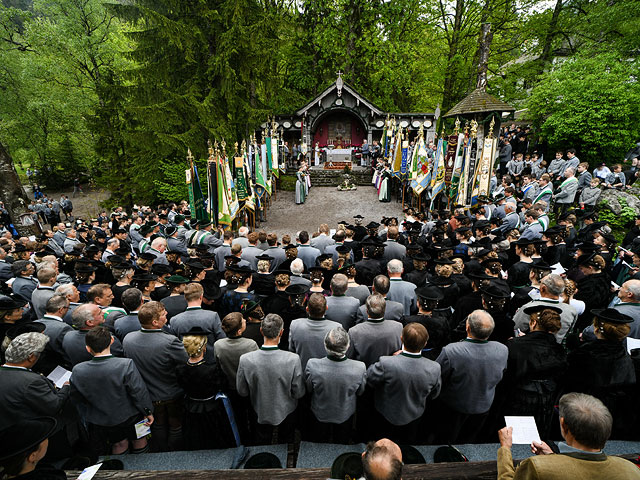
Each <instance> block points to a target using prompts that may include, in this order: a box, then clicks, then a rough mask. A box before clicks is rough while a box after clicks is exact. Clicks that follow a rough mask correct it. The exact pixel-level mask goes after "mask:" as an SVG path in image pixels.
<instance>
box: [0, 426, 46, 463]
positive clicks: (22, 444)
mask: <svg viewBox="0 0 640 480" xmlns="http://www.w3.org/2000/svg"><path fill="white" fill-rule="evenodd" d="M56 425H57V422H56V419H55V418H52V417H38V418H33V419H28V420H20V421H18V422H17V423H14V424H13V425H11V426H9V427H6V428H3V429H2V430H1V431H0V438H4V439H5V440H6V441H5V442H3V445H4V446H3V447H2V450H0V461H2V460H6V459H8V458H11V457H15V456H16V455H19V454H21V453H25V452H28V451H32V450H34V449H35V447H37V446H38V445H40V444H41V443H42V442H43V441H44V440H45V439H47V438H49V437H50V436H51V435H53V432H55V430H56Z"/></svg>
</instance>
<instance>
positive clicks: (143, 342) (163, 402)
mask: <svg viewBox="0 0 640 480" xmlns="http://www.w3.org/2000/svg"><path fill="white" fill-rule="evenodd" d="M138 320H139V321H140V325H141V327H142V328H141V329H140V330H139V331H137V332H131V333H130V334H128V335H127V336H126V337H125V339H124V343H123V346H124V351H125V356H126V357H127V358H131V359H132V360H133V361H134V363H135V364H136V367H138V371H139V372H140V375H142V379H143V380H144V383H145V384H146V385H147V388H148V389H149V395H150V397H151V401H152V402H153V410H154V416H155V421H154V422H153V424H152V425H151V433H152V440H151V441H152V445H153V449H154V450H155V451H166V450H167V449H169V448H170V449H171V450H180V448H181V446H182V398H183V396H184V391H183V390H182V388H181V387H180V385H179V384H178V380H177V375H176V368H177V367H178V365H183V364H184V363H186V361H187V359H188V356H187V353H186V352H185V350H184V348H183V346H182V342H180V340H178V338H177V337H175V336H174V335H171V334H168V333H166V332H165V331H164V330H163V328H162V327H164V326H165V324H166V323H167V312H166V310H165V309H164V306H162V304H161V303H160V302H149V303H146V304H144V305H143V306H142V307H141V308H140V310H139V311H138Z"/></svg>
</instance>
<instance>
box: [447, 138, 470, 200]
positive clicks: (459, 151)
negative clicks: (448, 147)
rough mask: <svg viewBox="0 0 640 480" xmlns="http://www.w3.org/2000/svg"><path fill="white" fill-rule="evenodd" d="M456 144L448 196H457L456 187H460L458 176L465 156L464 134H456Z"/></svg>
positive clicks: (460, 173)
mask: <svg viewBox="0 0 640 480" xmlns="http://www.w3.org/2000/svg"><path fill="white" fill-rule="evenodd" d="M457 142H458V145H457V147H456V157H455V158H456V161H455V162H454V164H453V173H452V174H451V188H450V189H449V198H456V197H457V196H458V189H459V187H460V176H461V175H462V169H463V168H464V158H465V153H466V149H465V146H466V144H465V135H464V133H461V134H459V135H458V140H457Z"/></svg>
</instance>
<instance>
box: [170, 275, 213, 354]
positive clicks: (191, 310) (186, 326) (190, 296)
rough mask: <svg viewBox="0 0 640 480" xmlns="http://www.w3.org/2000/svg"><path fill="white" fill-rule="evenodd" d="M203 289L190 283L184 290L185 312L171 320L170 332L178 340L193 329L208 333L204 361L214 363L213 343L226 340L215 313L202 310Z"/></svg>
mask: <svg viewBox="0 0 640 480" xmlns="http://www.w3.org/2000/svg"><path fill="white" fill-rule="evenodd" d="M203 297H204V289H203V288H202V285H200V284H199V283H190V284H189V285H187V286H186V287H185V288H184V298H185V299H186V300H187V310H186V311H185V312H182V313H179V314H178V315H175V316H174V317H172V318H171V331H172V332H173V333H174V334H175V335H176V336H177V337H178V338H180V339H182V336H183V335H185V334H186V333H187V332H188V331H189V330H191V329H192V328H193V327H200V328H202V329H203V330H205V331H207V332H210V333H209V335H208V340H207V351H206V352H205V359H207V361H208V362H210V363H215V352H214V343H216V340H219V339H221V338H226V335H225V334H224V332H223V331H222V323H221V322H220V317H219V316H218V314H217V313H216V312H212V311H211V310H203V309H202V299H203Z"/></svg>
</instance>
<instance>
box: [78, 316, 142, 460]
mask: <svg viewBox="0 0 640 480" xmlns="http://www.w3.org/2000/svg"><path fill="white" fill-rule="evenodd" d="M85 341H86V345H87V347H86V348H87V351H88V352H89V353H90V354H91V356H92V357H93V358H92V359H91V360H89V361H87V362H82V363H79V364H77V365H76V366H75V367H73V371H72V373H71V379H70V383H71V398H72V399H73V400H74V402H75V403H76V405H77V406H78V411H79V412H80V414H81V416H82V417H83V419H84V421H85V422H86V423H87V424H88V427H89V438H90V442H91V448H92V450H94V452H95V453H96V454H97V455H102V454H109V453H112V454H113V455H119V454H122V453H125V452H126V451H128V450H129V441H131V442H132V444H133V449H132V453H143V452H146V451H148V450H149V448H148V446H147V437H146V435H144V436H142V438H138V435H137V434H136V430H137V429H136V427H135V424H136V423H138V422H139V421H140V420H143V423H144V424H146V426H147V427H148V426H149V425H151V424H152V423H153V415H152V414H151V409H152V408H153V405H152V404H151V398H150V397H149V391H148V390H147V386H146V385H145V383H144V381H143V380H142V377H141V376H140V373H139V372H138V369H137V368H136V365H135V364H134V363H133V360H131V359H129V358H117V357H114V356H113V355H111V345H112V344H113V341H114V338H113V336H112V335H111V333H110V332H109V330H108V329H107V328H106V327H102V326H98V327H94V328H92V329H91V330H89V331H88V332H87V334H86V335H85ZM107 445H109V446H110V447H111V449H110V450H109V451H107V450H106V446H107Z"/></svg>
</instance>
